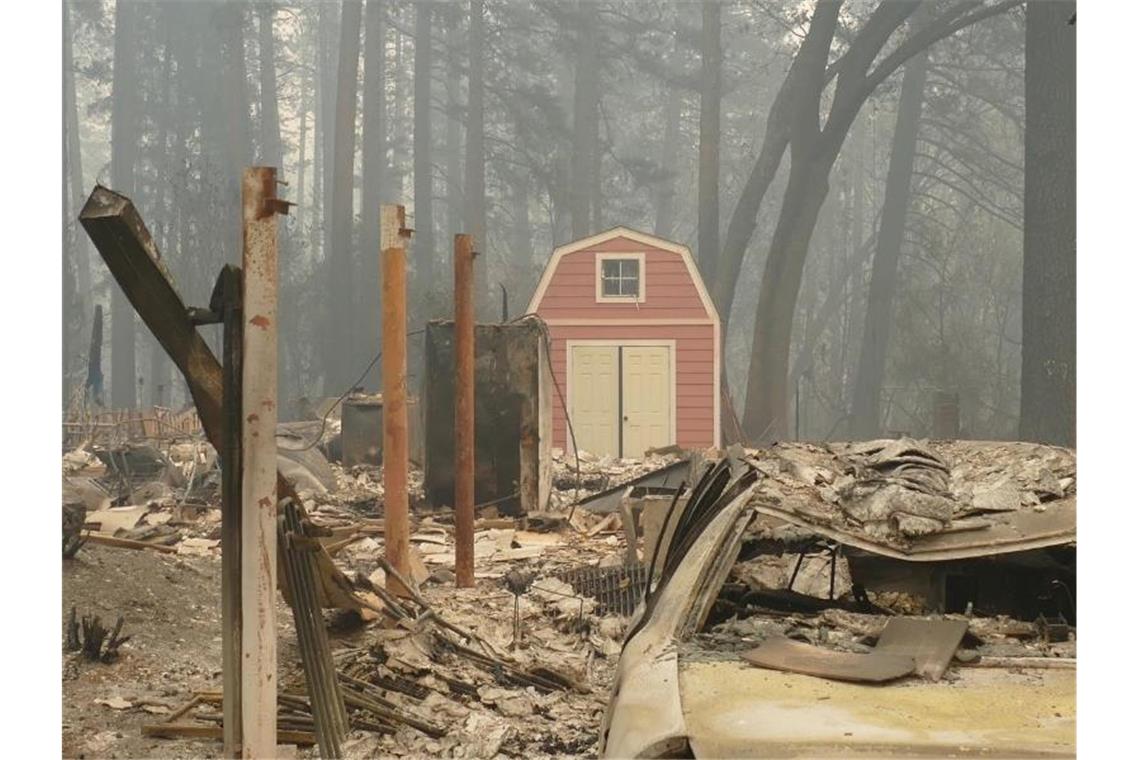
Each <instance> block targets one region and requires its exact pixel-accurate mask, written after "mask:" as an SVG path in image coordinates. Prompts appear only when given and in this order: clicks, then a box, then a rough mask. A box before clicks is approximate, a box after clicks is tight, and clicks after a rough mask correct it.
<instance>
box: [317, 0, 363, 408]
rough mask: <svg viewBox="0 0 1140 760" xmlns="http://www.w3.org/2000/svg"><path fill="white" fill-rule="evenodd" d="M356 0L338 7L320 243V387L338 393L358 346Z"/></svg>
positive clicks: (348, 377)
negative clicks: (328, 187) (328, 182)
mask: <svg viewBox="0 0 1140 760" xmlns="http://www.w3.org/2000/svg"><path fill="white" fill-rule="evenodd" d="M360 16H361V3H360V0H354V1H350V2H346V3H345V4H344V5H343V6H342V8H341V19H340V45H339V48H338V50H339V60H338V62H337V76H336V80H337V81H336V112H335V116H334V121H333V131H334V134H333V155H332V158H333V160H332V174H331V177H332V209H331V212H330V214H329V216H328V225H327V229H326V239H327V241H328V242H327V246H326V250H327V251H328V256H327V257H326V264H325V269H326V271H327V273H328V278H329V279H328V283H329V290H328V293H329V300H328V315H327V320H328V321H327V322H326V324H325V346H324V351H325V389H326V392H339V391H340V390H341V389H343V388H345V387H347V385H348V384H349V383H351V382H352V381H353V380H354V379H355V378H354V376H353V375H354V373H355V371H356V370H355V368H354V366H353V357H354V356H356V354H357V352H358V351H357V349H358V348H359V343H360V336H359V334H358V333H359V326H358V325H357V324H356V321H357V320H354V319H353V313H352V303H353V292H354V290H355V287H354V281H355V280H356V277H355V274H354V266H353V264H354V262H353V259H352V227H353V224H352V186H353V156H354V154H355V152H356V78H357V71H358V70H359V63H360Z"/></svg>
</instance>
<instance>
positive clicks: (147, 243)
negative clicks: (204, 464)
mask: <svg viewBox="0 0 1140 760" xmlns="http://www.w3.org/2000/svg"><path fill="white" fill-rule="evenodd" d="M79 223H80V224H82V225H83V229H84V230H86V232H87V235H88V236H89V237H90V238H91V241H92V242H93V243H94V244H95V247H96V248H97V249H98V250H99V254H100V255H101V256H102V257H103V261H105V262H106V264H107V268H108V269H109V270H111V275H112V276H114V278H115V281H116V282H118V283H119V287H120V288H122V290H123V293H124V294H125V295H126V297H127V300H128V301H130V303H131V305H132V306H133V307H134V308H135V311H137V312H138V314H139V316H140V317H141V318H142V320H143V322H144V323H145V324H146V326H147V327H148V328H150V331H151V332H152V333H153V334H154V337H155V339H156V340H158V342H159V344H160V345H161V346H162V347H163V349H164V350H165V351H166V353H168V354H169V355H170V358H171V360H172V361H173V362H174V364H175V366H177V367H178V370H179V371H180V372H181V373H182V375H183V376H184V377H185V378H186V383H187V385H188V386H189V388H190V395H191V397H192V398H193V399H194V406H196V407H197V408H198V416H199V417H200V418H201V420H202V428H203V429H204V430H205V431H206V437H207V438H209V439H210V443H212V444H213V445H214V448H215V449H217V450H218V451H221V450H222V446H223V442H222V439H221V430H222V424H221V423H222V367H221V365H220V364H219V363H218V360H217V358H216V357H215V356H214V354H213V352H212V351H210V347H209V346H208V345H206V341H205V340H204V339H203V338H202V336H201V335H199V334H198V331H197V330H196V329H194V324H193V323H192V322H191V320H190V317H189V315H188V313H187V309H186V304H185V303H184V302H183V300H182V296H181V295H179V293H178V289H177V288H175V286H174V279H173V277H171V275H170V272H169V270H167V268H166V265H165V264H164V263H163V261H162V255H161V254H160V253H159V251H158V247H157V246H156V245H155V243H154V239H153V238H152V237H151V234H150V230H148V229H147V227H146V224H144V223H143V220H142V217H140V216H139V213H138V211H137V210H136V209H135V207H134V204H133V203H131V200H130V198H128V197H126V196H125V195H120V194H119V193H116V192H115V191H113V190H110V189H108V188H106V187H103V186H102V185H96V186H95V189H94V190H92V191H91V195H90V197H88V199H87V203H86V204H84V206H83V210H82V211H81V212H80V214H79Z"/></svg>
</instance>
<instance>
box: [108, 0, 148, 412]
mask: <svg viewBox="0 0 1140 760" xmlns="http://www.w3.org/2000/svg"><path fill="white" fill-rule="evenodd" d="M138 7H139V6H136V5H134V4H132V3H128V2H121V3H116V4H115V50H114V63H113V66H114V68H113V72H114V78H113V80H112V83H111V184H112V185H114V189H115V192H118V193H121V194H123V195H126V196H128V197H133V196H134V194H135V166H136V164H137V162H138V150H139V143H140V142H141V141H140V139H139V138H140V134H139V129H140V122H141V118H140V110H141V109H140V108H139V92H138V87H139V82H138V52H137V51H138V48H137V46H136V40H135V39H134V38H133V37H134V28H135V14H136V13H137V12H138ZM135 405H136V396H135V317H134V310H133V309H131V305H130V303H129V302H128V301H127V299H126V296H124V295H123V291H122V289H121V288H120V287H119V286H118V285H117V284H116V285H112V286H111V406H112V407H113V408H116V409H134V408H135Z"/></svg>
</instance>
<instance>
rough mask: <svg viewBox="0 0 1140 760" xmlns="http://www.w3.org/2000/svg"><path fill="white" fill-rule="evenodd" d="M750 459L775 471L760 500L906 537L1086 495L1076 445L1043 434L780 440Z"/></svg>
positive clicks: (860, 529)
mask: <svg viewBox="0 0 1140 760" xmlns="http://www.w3.org/2000/svg"><path fill="white" fill-rule="evenodd" d="M748 458H749V462H750V463H751V464H753V465H754V466H755V467H757V468H758V469H759V470H760V471H761V472H762V473H763V474H764V475H766V476H767V477H766V478H764V479H763V481H762V483H761V486H760V488H759V489H758V491H757V494H756V497H755V503H756V504H758V505H762V506H770V507H773V508H777V509H779V510H781V511H783V512H788V513H792V514H794V515H796V516H797V517H799V518H801V519H802V520H803V521H805V522H806V523H808V524H811V525H817V526H823V527H834V528H838V529H843V530H850V531H853V532H855V533H857V534H860V535H863V536H865V537H867V538H870V539H874V540H882V541H886V542H888V543H892V544H895V545H898V546H905V545H907V544H908V542H909V541H910V540H912V539H916V538H919V537H922V536H928V535H933V534H938V533H942V532H946V531H950V530H956V529H971V530H973V529H978V528H983V527H986V526H987V525H988V524H990V523H992V522H1000V521H1001V520H1002V518H1001V515H1002V514H1006V513H1017V512H1020V511H1023V510H1031V511H1033V512H1048V511H1050V510H1054V509H1056V508H1058V507H1059V506H1061V505H1062V504H1063V503H1066V502H1070V500H1071V499H1073V498H1075V494H1076V457H1075V455H1074V453H1073V452H1072V450H1070V449H1063V448H1059V447H1054V446H1045V445H1041V444H1034V443H991V442H980V441H916V440H914V439H910V438H901V439H897V440H878V441H869V442H861V443H828V444H809V443H780V444H776V445H775V446H773V447H771V448H767V449H759V450H753V451H750V452H749V457H748ZM967 520H969V522H967Z"/></svg>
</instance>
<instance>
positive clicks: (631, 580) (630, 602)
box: [555, 563, 647, 615]
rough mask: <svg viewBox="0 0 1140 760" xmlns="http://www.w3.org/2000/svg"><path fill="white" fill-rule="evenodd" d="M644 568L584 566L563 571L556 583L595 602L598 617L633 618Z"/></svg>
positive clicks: (642, 585) (643, 587) (633, 565)
mask: <svg viewBox="0 0 1140 760" xmlns="http://www.w3.org/2000/svg"><path fill="white" fill-rule="evenodd" d="M646 572H647V569H646V566H645V565H642V564H640V563H638V564H632V565H619V566H617V567H595V566H593V565H585V566H581V567H574V568H571V569H569V570H563V571H562V572H561V573H558V574H557V576H555V577H557V578H558V579H559V580H562V581H565V582H566V583H569V584H570V585H571V586H573V587H574V590H575V591H577V592H578V593H579V594H582V595H583V596H589V597H592V598H593V599H595V600H596V601H597V602H598V608H597V611H598V614H599V615H609V614H611V613H617V614H619V615H632V614H633V611H634V609H636V607H637V604H638V602H640V601H641V595H642V594H643V593H644V592H645V578H646Z"/></svg>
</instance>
